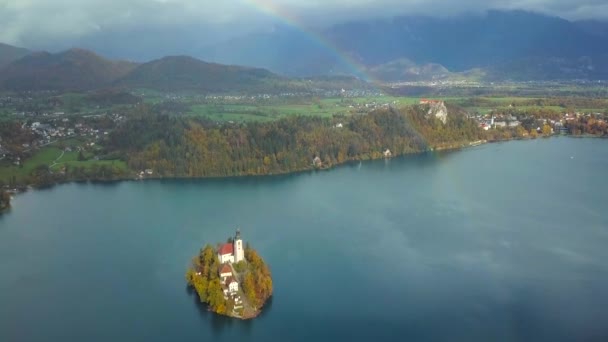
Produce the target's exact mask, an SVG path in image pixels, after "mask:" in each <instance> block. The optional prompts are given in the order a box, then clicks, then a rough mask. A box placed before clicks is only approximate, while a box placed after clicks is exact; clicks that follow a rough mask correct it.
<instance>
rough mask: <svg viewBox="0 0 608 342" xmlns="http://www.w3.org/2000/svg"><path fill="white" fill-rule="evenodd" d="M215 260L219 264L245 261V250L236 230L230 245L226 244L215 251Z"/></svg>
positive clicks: (239, 233)
mask: <svg viewBox="0 0 608 342" xmlns="http://www.w3.org/2000/svg"><path fill="white" fill-rule="evenodd" d="M217 258H218V259H219V260H220V263H222V264H224V263H236V262H239V261H241V260H245V250H244V249H243V240H242V239H241V232H240V231H239V230H238V229H237V230H236V235H235V236H234V239H233V241H232V243H230V242H228V243H225V244H223V245H221V246H220V248H219V249H218V251H217Z"/></svg>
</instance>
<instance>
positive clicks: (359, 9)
mask: <svg viewBox="0 0 608 342" xmlns="http://www.w3.org/2000/svg"><path fill="white" fill-rule="evenodd" d="M488 9H522V10H530V11H535V12H540V13H545V14H550V15H557V16H560V17H564V18H567V19H606V18H608V0H502V1H497V0H463V1H455V0H430V1H429V0H213V1H208V0H0V23H2V26H1V27H0V42H5V43H9V44H16V45H25V46H28V45H45V46H49V45H51V44H53V42H55V41H69V40H77V39H82V38H83V37H86V36H87V35H92V34H95V33H97V32H103V31H112V32H120V31H121V30H125V31H128V30H133V29H142V28H143V29H153V30H170V29H172V28H176V27H185V26H188V25H193V24H196V25H197V27H199V28H201V31H204V32H206V33H208V34H207V36H205V35H204V34H202V35H201V40H203V41H204V40H205V39H210V38H209V37H210V36H213V35H218V34H220V33H222V34H224V35H229V33H230V32H239V33H242V32H246V31H248V30H254V29H256V28H258V27H261V25H264V24H265V23H268V22H269V21H272V19H273V18H276V16H277V15H278V16H283V17H288V18H289V20H291V21H293V20H296V21H299V22H300V23H301V24H303V25H311V26H324V25H329V24H333V23H336V22H343V21H348V20H353V19H362V18H371V17H390V16H395V15H408V14H422V15H430V16H434V15H441V16H449V15H456V14H461V13H477V12H482V11H485V10H488Z"/></svg>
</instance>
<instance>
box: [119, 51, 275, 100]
mask: <svg viewBox="0 0 608 342" xmlns="http://www.w3.org/2000/svg"><path fill="white" fill-rule="evenodd" d="M281 80H282V78H281V77H279V76H278V75H275V74H273V73H271V72H269V71H268V70H264V69H257V68H246V67H240V66H233V65H221V64H215V63H207V62H203V61H200V60H198V59H195V58H192V57H187V56H172V57H164V58H161V59H158V60H154V61H151V62H148V63H144V64H141V65H140V66H138V67H137V68H135V69H134V70H133V71H132V72H130V73H129V74H127V75H126V76H124V77H123V78H121V79H120V80H118V81H116V82H115V85H118V86H124V87H128V88H148V89H155V90H162V91H176V90H195V91H203V92H231V91H239V90H246V89H249V90H251V89H266V88H269V87H272V83H273V82H278V81H281Z"/></svg>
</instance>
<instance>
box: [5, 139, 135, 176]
mask: <svg viewBox="0 0 608 342" xmlns="http://www.w3.org/2000/svg"><path fill="white" fill-rule="evenodd" d="M85 156H86V157H90V155H87V154H86V153H85ZM41 165H44V166H48V167H50V169H51V171H54V172H57V171H59V170H61V168H62V167H63V166H64V165H69V166H70V167H84V168H85V169H90V168H91V167H92V166H93V165H98V166H101V165H106V166H114V167H117V168H119V169H121V170H127V164H126V163H125V162H124V161H121V160H84V161H79V160H78V152H77V151H71V152H63V151H62V150H61V149H59V148H57V147H55V146H47V147H44V148H42V149H40V150H38V151H37V152H36V153H35V154H34V155H33V156H32V157H31V158H29V159H27V160H26V161H25V162H24V163H23V165H22V166H16V165H13V164H9V163H7V162H4V163H0V181H2V182H4V183H9V182H10V180H11V179H13V177H14V178H15V179H16V180H17V181H19V182H20V181H23V180H25V178H26V177H27V176H29V175H30V174H31V172H32V171H33V170H34V169H36V168H37V167H39V166H41Z"/></svg>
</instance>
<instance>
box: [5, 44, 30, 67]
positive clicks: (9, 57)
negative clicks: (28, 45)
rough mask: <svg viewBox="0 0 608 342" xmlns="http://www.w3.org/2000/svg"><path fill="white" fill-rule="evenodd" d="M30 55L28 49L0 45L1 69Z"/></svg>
mask: <svg viewBox="0 0 608 342" xmlns="http://www.w3.org/2000/svg"><path fill="white" fill-rule="evenodd" d="M29 53H30V51H29V50H27V49H23V48H18V47H15V46H11V45H8V44H3V43H0V69H1V68H3V67H4V66H6V65H7V64H10V63H12V62H14V61H16V60H18V59H19V58H22V57H24V56H26V55H28V54H29Z"/></svg>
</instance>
